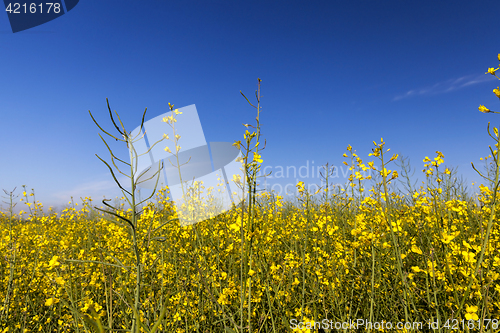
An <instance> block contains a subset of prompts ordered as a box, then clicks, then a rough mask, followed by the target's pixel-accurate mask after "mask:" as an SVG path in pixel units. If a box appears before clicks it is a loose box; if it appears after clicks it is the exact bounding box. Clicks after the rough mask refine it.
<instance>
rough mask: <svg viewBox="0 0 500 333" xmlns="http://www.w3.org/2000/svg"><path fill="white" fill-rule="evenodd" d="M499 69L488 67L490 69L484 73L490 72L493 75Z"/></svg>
mask: <svg viewBox="0 0 500 333" xmlns="http://www.w3.org/2000/svg"><path fill="white" fill-rule="evenodd" d="M497 70H498V68H496V69H495V68H493V67H490V68H488V71H487V72H486V73H484V74H488V73H489V74H491V75H495V72H496V71H497Z"/></svg>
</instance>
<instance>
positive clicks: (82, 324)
mask: <svg viewBox="0 0 500 333" xmlns="http://www.w3.org/2000/svg"><path fill="white" fill-rule="evenodd" d="M499 61H500V55H499ZM496 70H498V68H497V69H494V68H490V69H489V70H488V74H491V75H495V76H496V74H495V71H496ZM260 82H261V80H260V79H259V82H258V83H259V85H258V87H259V89H258V91H257V93H256V96H257V105H256V106H254V105H253V104H252V103H250V102H249V101H248V99H247V101H248V102H249V103H250V105H252V106H254V107H255V108H256V109H257V119H256V120H257V123H256V125H255V126H253V127H252V126H248V125H247V126H246V128H247V129H246V132H245V135H244V140H243V141H237V142H236V143H235V146H236V147H237V148H239V149H240V151H241V152H242V155H243V156H244V158H243V159H242V165H243V166H244V167H245V168H244V172H245V177H244V179H242V180H241V183H242V188H245V189H246V192H245V193H246V197H247V198H246V199H245V200H244V201H243V202H242V203H241V204H239V205H238V206H234V207H233V208H232V209H231V210H229V211H226V212H224V213H223V214H220V215H218V216H216V217H213V218H211V219H208V220H205V221H202V222H199V223H195V224H192V225H187V226H186V225H181V224H180V223H179V221H178V215H177V211H176V208H175V207H174V205H173V204H172V201H171V200H169V189H168V187H165V188H161V189H159V190H158V191H154V193H153V197H152V199H153V200H152V201H150V202H149V203H147V204H144V205H140V203H139V200H137V198H136V197H135V183H134V177H133V175H132V177H131V181H132V190H131V192H127V191H125V192H124V194H125V193H128V194H130V196H129V197H128V198H127V197H126V196H125V195H124V197H123V198H121V201H120V203H119V204H118V205H117V206H111V205H108V204H106V202H105V201H103V202H102V203H103V204H105V205H106V207H104V206H102V205H101V203H95V202H93V201H92V199H91V198H88V197H87V198H84V199H82V201H81V202H80V203H78V202H75V201H72V202H70V207H68V208H66V209H64V210H63V211H62V212H61V213H60V214H57V213H55V212H49V213H48V214H43V212H42V207H43V206H42V204H41V203H39V202H38V201H36V200H35V196H34V192H33V191H32V192H31V193H27V192H26V189H24V191H23V193H22V198H21V199H20V200H21V201H22V202H23V203H24V204H25V205H26V207H27V208H26V209H27V211H28V212H26V213H25V214H17V215H16V214H13V213H12V207H13V205H14V202H15V201H17V202H18V201H19V200H18V199H16V197H15V195H14V193H13V192H6V193H7V194H8V197H9V200H10V208H11V210H10V211H7V212H2V213H0V252H1V253H2V255H1V257H0V277H1V283H0V327H1V328H2V329H0V332H2V333H5V332H184V333H188V332H289V331H294V332H317V331H321V332H336V331H343V332H358V331H377V332H390V331H399V332H414V331H436V332H457V331H458V332H472V331H476V330H477V331H482V332H498V331H500V322H499V320H500V247H499V245H500V226H499V224H498V215H497V214H499V207H498V194H499V191H498V186H499V183H500V182H499V181H500V179H499V178H500V162H499V160H498V147H499V144H500V136H499V134H498V130H497V128H493V129H492V130H490V127H489V126H488V133H489V134H490V136H491V137H492V139H493V140H494V141H495V145H494V147H493V148H492V149H491V155H489V156H487V157H485V158H484V161H485V162H486V168H485V170H484V171H480V170H478V172H480V174H481V175H482V176H484V178H485V184H483V185H481V186H480V193H479V194H478V195H477V197H473V196H469V195H468V193H467V191H465V190H464V188H463V184H462V183H460V182H457V180H456V175H455V173H454V172H453V170H450V169H449V168H445V167H444V166H443V163H444V158H445V157H444V155H443V154H442V153H441V152H439V151H437V152H436V153H435V155H432V156H431V157H426V158H425V159H424V160H423V162H422V163H423V170H422V175H423V177H424V178H425V181H424V182H423V183H422V185H420V186H419V187H413V186H412V183H411V181H410V178H409V173H408V170H409V169H408V168H409V165H407V164H405V160H404V159H403V158H401V157H400V156H398V155H397V154H392V153H389V149H387V147H386V143H385V142H384V141H383V139H381V140H380V142H373V144H374V147H373V150H372V153H371V154H369V155H370V156H369V158H371V159H373V160H372V161H370V162H364V161H363V160H362V159H361V157H359V156H358V155H357V154H356V152H355V150H354V149H353V147H351V146H348V147H347V149H346V152H345V154H344V158H345V162H344V164H346V165H347V166H348V167H349V168H350V170H351V176H350V177H349V179H348V182H347V184H346V186H345V189H340V188H338V187H332V186H329V185H328V184H329V177H330V176H331V172H332V169H330V168H329V167H328V166H325V168H324V173H323V176H324V178H325V184H327V185H326V186H324V187H323V188H322V189H321V190H319V191H317V192H316V193H310V192H309V191H308V190H307V189H306V186H305V184H304V183H303V182H299V183H298V184H297V185H296V186H297V193H298V194H297V196H296V198H295V201H290V200H284V199H283V198H282V197H280V196H279V195H276V194H275V193H272V192H271V193H269V192H264V193H262V192H259V191H258V190H257V188H258V176H257V174H258V172H259V170H260V165H261V163H262V162H263V158H265V154H264V153H263V152H262V150H263V148H264V147H262V145H263V144H262V145H261V144H260V143H261V138H260V123H259V121H260V116H261V114H260ZM498 89H500V88H497V89H495V90H494V93H495V94H496V95H497V96H498V97H499V98H500V90H498ZM245 98H246V97H245ZM108 107H109V104H108ZM170 107H171V110H172V111H173V113H172V116H171V118H168V119H165V122H167V123H168V124H170V125H173V126H175V117H177V116H178V117H181V116H182V114H181V113H180V112H177V113H176V112H175V111H176V109H174V107H173V105H170ZM479 110H480V111H482V112H484V113H493V112H494V111H491V110H490V109H488V108H486V107H485V106H482V105H481V106H480V108H479ZM111 115H112V114H111V109H110V116H111ZM115 127H116V129H117V130H118V131H119V132H120V134H121V136H119V135H117V136H116V137H114V136H113V137H114V138H116V139H117V140H118V139H120V140H122V141H124V142H125V143H127V145H129V144H133V142H134V141H133V140H132V138H130V137H129V135H128V134H129V133H127V132H126V131H125V130H124V129H123V130H120V129H119V127H118V126H116V124H115ZM248 128H253V129H254V130H253V132H250V131H249V130H248ZM101 129H102V128H101ZM103 131H104V130H103ZM174 131H175V129H174ZM105 133H107V132H105ZM107 134H108V135H111V134H109V133H107ZM111 136H112V135H111ZM122 137H123V139H121V138H122ZM174 140H178V138H177V137H176V136H175V137H174ZM181 142H182V141H181ZM175 144H176V147H177V141H175ZM179 150H180V148H179V149H177V152H171V153H172V154H173V155H175V154H176V153H178V151H179ZM111 154H112V153H111ZM111 156H112V158H113V157H114V155H113V154H112V155H111ZM132 157H134V156H132ZM132 160H133V158H132ZM113 163H114V162H113ZM124 163H125V162H124ZM396 163H398V164H397V165H398V166H399V169H400V172H399V173H398V172H397V171H395V170H391V168H392V169H394V168H395V166H396V165H395V164H396ZM107 165H108V166H109V164H107ZM128 165H129V166H130V164H128ZM132 165H133V162H132ZM393 165H394V166H393ZM419 168H420V166H419ZM110 170H111V168H110ZM132 170H133V168H132ZM367 170H371V174H372V175H373V177H372V176H364V175H366V171H367ZM132 172H133V171H132ZM113 176H114V173H113ZM115 180H116V178H115ZM398 184H399V185H398ZM404 184H407V186H406V190H405V191H403V190H400V189H399V188H400V187H402V185H404ZM395 185H398V186H395ZM403 187H404V186H403ZM125 200H127V202H128V203H129V205H130V207H131V208H128V209H125V208H124V207H125ZM99 207H101V208H99Z"/></svg>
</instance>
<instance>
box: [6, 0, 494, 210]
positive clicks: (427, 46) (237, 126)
mask: <svg viewBox="0 0 500 333" xmlns="http://www.w3.org/2000/svg"><path fill="white" fill-rule="evenodd" d="M499 10H500V2H498V1H411V2H410V1H305V0H304V1H290V0H288V1H255V0H252V1H229V0H227V1H214V0H210V1H166V0H165V1H164V0H161V1H160V0H146V1H131V0H127V1H123V0H122V1H111V0H106V1H97V0H82V1H80V3H79V4H78V5H77V6H76V7H75V8H74V9H73V10H72V11H70V12H69V13H68V14H66V15H63V16H62V17H60V18H58V19H56V20H53V21H50V22H48V23H46V24H43V25H41V26H38V27H35V28H33V29H29V30H26V31H23V32H19V33H15V34H13V33H12V32H11V30H10V26H9V22H8V18H7V14H6V13H5V14H0V45H1V46H0V62H1V64H2V72H1V75H0V114H1V124H2V126H1V127H2V138H3V139H2V140H1V143H0V152H1V153H0V154H1V162H2V163H0V189H5V190H8V191H11V190H12V189H13V188H14V187H16V186H17V189H18V190H17V192H16V193H18V194H19V193H21V192H22V188H21V186H22V185H23V184H25V185H26V186H27V188H28V189H31V188H34V189H35V193H36V199H37V200H38V201H40V202H42V203H43V204H44V206H45V207H46V208H47V207H48V206H54V207H59V206H61V205H64V204H66V203H67V202H68V201H69V200H70V196H73V197H75V198H79V197H80V196H81V197H85V196H91V197H92V198H93V199H94V200H98V199H102V197H103V195H104V196H106V197H107V198H114V197H115V196H117V195H119V194H120V192H119V191H118V190H117V189H116V185H115V184H114V182H113V181H112V179H111V177H110V175H109V171H108V169H107V167H106V166H105V165H104V164H103V163H102V162H100V161H99V160H98V159H97V157H96V156H95V155H94V154H96V153H97V154H98V155H100V156H101V157H103V158H105V159H106V160H108V161H109V154H108V152H107V149H106V147H105V146H104V144H103V142H102V141H101V139H100V138H99V136H98V133H99V130H98V128H97V127H96V126H95V124H94V123H93V122H92V120H91V118H90V116H89V113H88V110H91V111H92V113H93V114H94V116H95V117H96V119H97V120H98V121H99V122H100V123H101V124H102V125H103V126H104V128H106V129H110V130H111V129H112V124H111V122H110V120H109V117H108V114H107V107H106V100H105V99H106V97H107V98H109V101H110V105H111V108H112V109H113V110H117V111H118V112H119V114H120V115H121V116H122V119H123V120H124V123H125V126H126V127H127V128H128V129H129V130H132V129H133V128H135V127H136V126H138V125H139V123H140V119H141V116H142V113H143V111H144V108H145V107H147V108H148V112H147V115H146V119H151V118H153V117H155V116H158V115H160V114H162V113H165V112H167V110H168V104H167V103H168V102H170V103H173V104H175V106H176V107H183V106H187V105H191V104H196V107H197V109H198V113H199V116H200V120H201V123H202V125H203V129H204V133H205V137H206V139H207V141H214V142H215V141H225V142H233V141H234V140H239V139H242V133H243V131H244V127H243V126H242V125H241V124H242V123H252V121H253V120H254V118H255V112H254V109H253V108H251V107H250V106H249V105H248V104H247V102H246V101H245V100H244V99H243V97H242V96H241V95H240V92H239V91H240V90H242V91H243V92H244V93H245V94H246V95H247V96H248V97H249V98H250V100H251V101H254V92H255V89H256V88H257V85H256V84H257V78H258V77H260V78H261V79H262V95H263V98H262V108H263V109H262V116H261V117H262V118H261V122H262V133H263V137H264V138H265V139H267V148H266V150H265V151H264V152H263V154H262V156H263V159H264V166H270V167H271V168H275V167H276V166H296V167H297V168H298V167H300V166H304V165H306V163H307V161H309V163H310V165H311V164H312V161H314V165H315V166H318V165H322V164H324V163H326V162H329V163H330V164H333V165H337V166H340V165H341V163H342V161H343V160H344V159H343V158H342V154H343V153H344V152H345V148H346V146H347V145H348V144H350V145H352V146H353V148H354V149H356V150H357V153H358V155H359V156H360V157H362V158H364V159H365V160H366V161H369V160H371V158H368V156H367V154H368V153H369V152H370V151H371V148H372V147H373V143H372V141H373V140H376V141H379V140H380V137H383V138H384V140H385V141H386V142H387V147H388V148H391V151H393V152H395V153H402V154H404V155H406V156H408V157H410V159H411V163H412V165H413V167H415V169H417V174H419V173H420V170H421V169H422V167H423V163H422V159H423V158H424V157H425V156H429V157H431V158H432V157H434V156H435V151H436V150H440V151H442V152H443V153H444V155H445V164H446V165H447V166H452V167H458V168H459V173H460V174H461V175H463V176H464V177H466V178H467V179H468V181H469V183H470V182H471V181H472V180H474V179H476V180H477V179H479V178H478V177H477V176H476V175H475V173H474V172H473V171H472V169H471V167H470V162H471V161H477V162H479V158H480V157H482V156H485V155H487V154H488V145H489V144H491V142H490V141H489V140H488V136H487V134H486V125H487V122H488V121H492V122H496V123H498V122H499V121H500V119H497V118H496V117H494V115H493V116H492V115H486V114H482V113H480V112H479V111H477V107H478V106H479V104H486V105H487V106H489V107H490V108H491V109H494V110H498V109H500V107H499V106H500V104H499V101H498V99H497V98H496V97H495V96H494V95H493V93H492V89H493V88H496V87H497V85H499V83H500V82H498V81H496V82H495V80H494V78H493V77H492V76H488V75H485V74H484V72H485V71H486V70H487V68H488V67H493V66H497V65H498V61H497V54H498V53H499V52H500V44H499V31H500V19H498V15H497V13H498V12H499ZM111 144H112V145H111V146H112V147H113V148H116V149H117V150H116V152H117V154H118V155H120V156H122V157H123V158H127V156H128V155H127V149H126V147H124V146H123V144H122V145H118V144H117V143H116V144H115V142H114V141H113V142H111ZM121 179H122V178H121ZM295 181H296V179H292V178H290V179H286V180H281V182H285V183H288V182H293V183H294V182H295ZM305 181H310V182H315V180H312V179H309V180H305ZM344 181H345V179H343V178H341V179H339V180H338V182H341V183H343V182H344ZM1 194H4V193H3V191H2V193H1ZM3 200H5V199H3ZM78 201H80V200H79V199H78ZM2 207H3V209H4V210H5V208H6V205H5V204H3V203H2ZM20 208H22V209H24V210H26V208H25V207H24V206H23V205H21V204H18V209H20Z"/></svg>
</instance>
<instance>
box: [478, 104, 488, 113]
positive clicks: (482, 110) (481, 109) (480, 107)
mask: <svg viewBox="0 0 500 333" xmlns="http://www.w3.org/2000/svg"><path fill="white" fill-rule="evenodd" d="M478 109H479V111H481V112H482V113H489V112H491V110H490V109H488V108H487V107H486V106H484V105H479V107H478Z"/></svg>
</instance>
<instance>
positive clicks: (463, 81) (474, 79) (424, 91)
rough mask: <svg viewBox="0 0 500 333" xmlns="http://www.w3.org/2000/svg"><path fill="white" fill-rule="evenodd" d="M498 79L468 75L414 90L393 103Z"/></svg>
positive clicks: (397, 97) (398, 97) (396, 98)
mask: <svg viewBox="0 0 500 333" xmlns="http://www.w3.org/2000/svg"><path fill="white" fill-rule="evenodd" d="M494 79H496V78H495V77H494V76H492V75H484V74H480V75H466V76H462V77H459V78H457V79H450V80H447V81H443V82H438V83H436V84H434V85H432V86H428V87H424V88H420V89H412V90H409V91H407V92H406V93H404V94H401V95H398V96H396V97H394V99H393V101H398V100H401V99H404V98H408V97H413V96H422V95H437V94H444V93H448V92H450V91H454V90H458V89H461V88H464V87H468V86H471V85H474V84H478V83H482V82H487V81H492V80H494Z"/></svg>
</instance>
